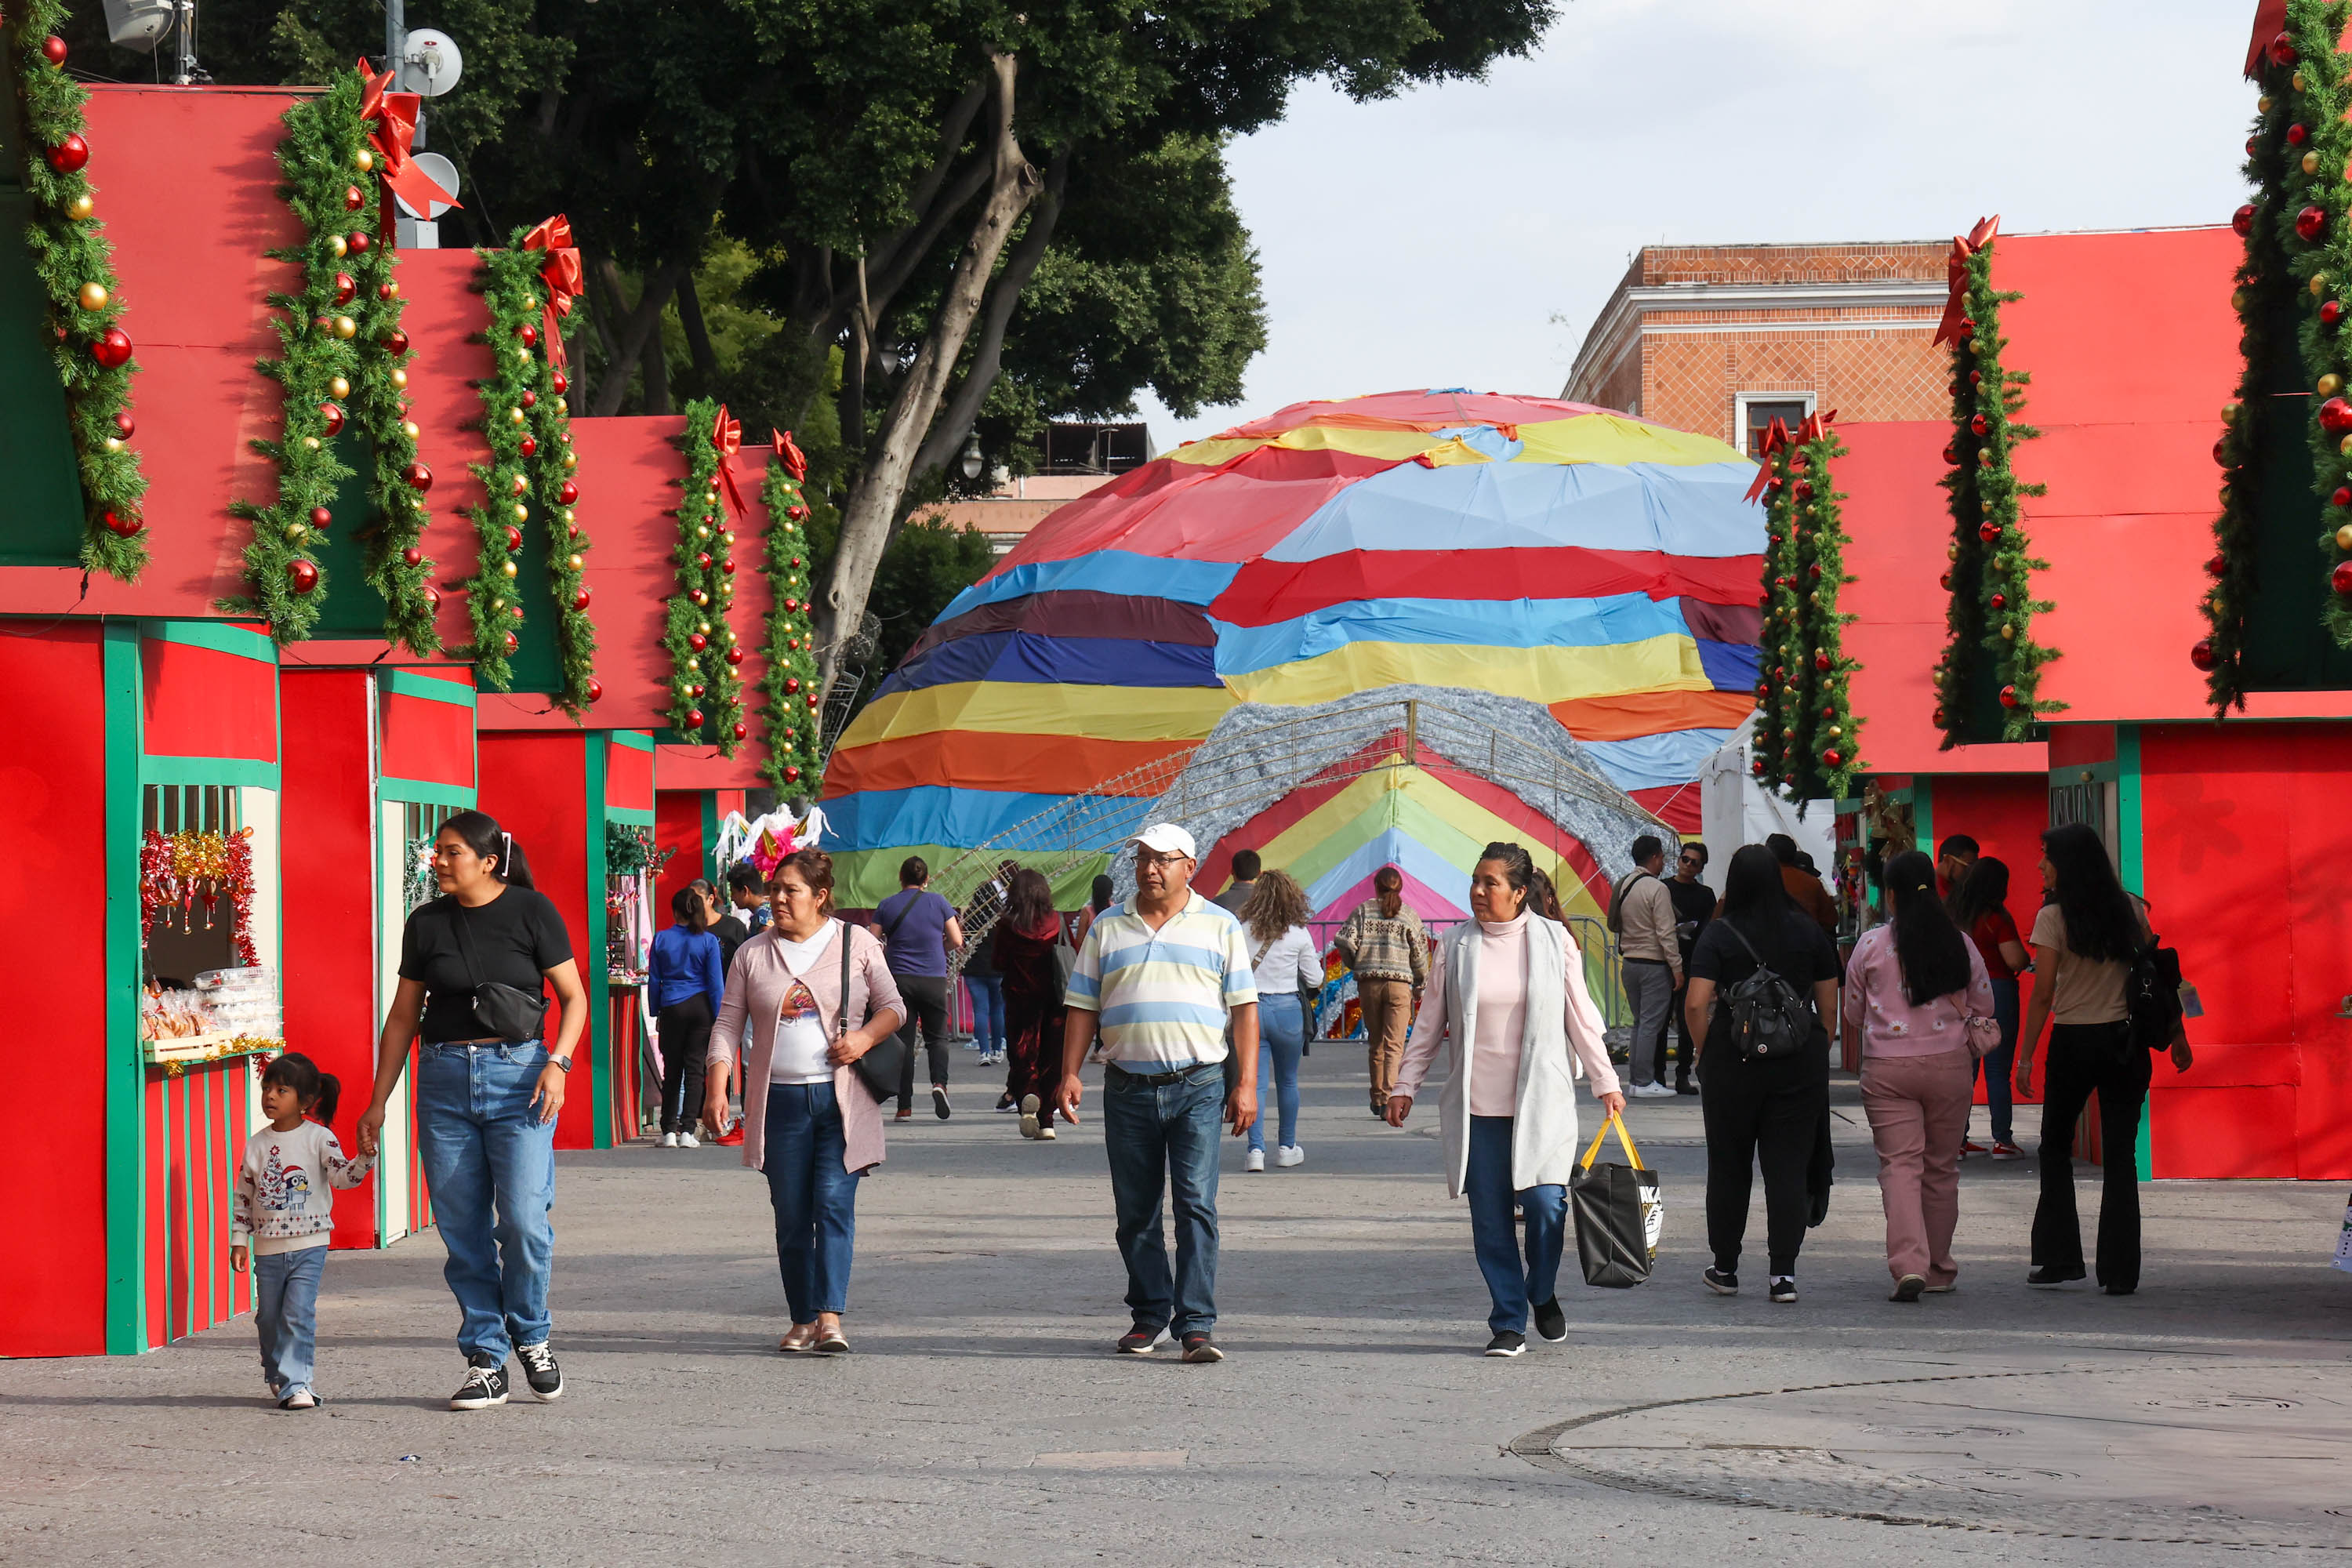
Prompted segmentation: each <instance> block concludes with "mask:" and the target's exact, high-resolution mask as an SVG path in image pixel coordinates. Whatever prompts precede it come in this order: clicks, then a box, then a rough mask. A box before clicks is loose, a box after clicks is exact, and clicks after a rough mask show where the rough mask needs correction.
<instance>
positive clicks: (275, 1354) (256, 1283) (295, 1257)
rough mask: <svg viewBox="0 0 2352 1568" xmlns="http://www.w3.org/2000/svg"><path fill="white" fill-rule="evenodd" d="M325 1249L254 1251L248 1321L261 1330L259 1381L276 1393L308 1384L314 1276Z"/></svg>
mask: <svg viewBox="0 0 2352 1568" xmlns="http://www.w3.org/2000/svg"><path fill="white" fill-rule="evenodd" d="M326 1267H327V1249H326V1248H325V1247H303V1248H301V1249H300V1250H299V1251H297V1252H257V1253H255V1254H253V1321H254V1325H255V1326H256V1327H257V1328H258V1329H259V1330H260V1331H261V1381H262V1382H264V1383H266V1384H268V1385H269V1392H270V1393H272V1394H278V1395H279V1396H281V1397H282V1396H284V1395H285V1394H290V1393H292V1392H293V1391H294V1390H295V1389H298V1388H309V1387H310V1372H311V1363H312V1362H313V1361H314V1360H315V1359H316V1358H317V1356H318V1352H319V1277H320V1274H321V1273H322V1272H324V1270H325V1268H326Z"/></svg>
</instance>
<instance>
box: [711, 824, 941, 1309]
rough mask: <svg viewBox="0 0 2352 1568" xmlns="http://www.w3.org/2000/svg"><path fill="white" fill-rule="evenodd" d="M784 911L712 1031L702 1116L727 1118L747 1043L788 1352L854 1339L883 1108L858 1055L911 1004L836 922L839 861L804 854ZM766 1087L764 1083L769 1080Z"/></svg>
mask: <svg viewBox="0 0 2352 1568" xmlns="http://www.w3.org/2000/svg"><path fill="white" fill-rule="evenodd" d="M768 895H769V900H770V902H771V904H772V907H773V909H774V910H775V920H774V922H773V923H772V924H771V925H770V926H769V927H768V929H767V930H766V931H761V933H760V934H759V935H758V936H755V937H753V938H752V939H751V941H749V942H745V943H744V944H743V946H742V948H741V950H740V952H738V953H737V954H736V956H735V963H734V964H733V965H732V966H731V967H730V970H729V971H728V975H727V994H726V998H725V999H724V1000H723V1001H722V1002H721V1003H720V1004H719V1021H718V1023H716V1024H715V1025H713V1026H711V1030H710V1054H709V1065H710V1068H711V1070H710V1072H709V1076H708V1077H707V1078H706V1079H705V1080H704V1081H705V1082H706V1083H707V1084H708V1085H709V1088H708V1089H707V1090H706V1091H705V1098H704V1120H705V1121H708V1122H709V1124H710V1125H711V1126H713V1127H719V1126H723V1125H724V1124H725V1122H726V1119H727V1075H728V1070H729V1068H731V1067H732V1066H733V1065H734V1061H735V1050H736V1044H737V1041H738V1040H739V1039H740V1038H742V1037H744V1034H745V1028H746V1026H747V1025H748V1026H749V1029H750V1036H749V1039H748V1041H747V1042H746V1043H745V1044H744V1047H743V1085H744V1088H743V1163H745V1164H746V1165H749V1166H751V1169H753V1170H755V1171H760V1172H763V1173H766V1175H767V1178H768V1196H769V1198H770V1199H771V1201H772V1202H773V1203H774V1205H775V1208H776V1263H777V1266H778V1268H780V1269H781V1270H782V1274H783V1277H784V1300H786V1302H787V1303H789V1304H790V1306H791V1308H792V1313H793V1327H792V1331H791V1332H789V1333H787V1334H785V1335H784V1337H783V1338H782V1339H781V1340H779V1341H777V1342H776V1348H777V1349H778V1350H781V1351H816V1352H823V1353H825V1354H835V1353H838V1352H842V1351H845V1350H847V1349H848V1348H849V1342H848V1341H847V1340H845V1339H844V1338H843V1337H842V1333H841V1314H842V1313H843V1312H845V1311H846V1310H848V1307H849V1260H850V1251H851V1247H852V1244H853V1242H854V1240H855V1238H856V1230H857V1181H858V1178H859V1177H861V1176H863V1175H864V1174H865V1173H866V1172H867V1171H870V1170H872V1169H873V1168H874V1167H875V1166H877V1165H878V1164H880V1163H882V1106H881V1102H880V1101H879V1100H876V1099H875V1098H874V1096H873V1095H872V1094H871V1093H869V1092H868V1091H867V1089H866V1082H865V1080H864V1079H861V1078H859V1077H858V1076H857V1071H856V1068H853V1067H851V1066H850V1064H851V1063H852V1062H855V1061H856V1059H857V1058H860V1057H862V1056H864V1055H865V1054H866V1052H867V1051H869V1050H871V1049H873V1048H874V1047H875V1046H876V1045H877V1043H878V1042H880V1041H881V1040H884V1039H886V1038H887V1037H889V1036H890V1035H892V1034H893V1033H895V1032H896V1031H897V1029H898V1025H899V1023H900V1022H901V1021H902V1020H903V1019H904V1018H905V1017H906V1013H907V1009H906V1005H905V1004H904V1003H903V1002H901V1001H900V1000H899V999H898V985H897V984H895V983H894V982H893V981H892V980H891V978H890V969H889V965H888V964H887V963H884V962H883V959H882V944H881V943H880V942H877V941H875V940H874V938H873V936H872V935H871V934H870V933H868V932H866V931H860V930H858V929H856V927H853V926H849V925H846V924H844V923H843V922H842V921H837V920H835V919H834V918H833V857H832V856H830V855H827V854H825V853H824V851H823V850H820V849H803V850H801V851H800V852H799V853H798V854H795V855H793V856H791V857H789V858H786V859H785V861H784V862H783V864H782V865H781V866H778V867H777V868H776V874H775V876H774V878H773V879H771V880H770V882H769V884H768ZM836 942H847V943H848V944H849V1007H848V1016H849V1017H850V1018H851V1019H856V1020H862V1022H860V1023H858V1024H857V1025H856V1026H855V1027H852V1028H850V1029H849V1030H848V1031H847V1032H846V1033H844V1032H843V1030H842V1021H843V1009H842V996H841V950H840V949H839V948H838V947H836V946H835V943H836ZM762 1085H765V1086H766V1088H765V1091H764V1092H762V1091H761V1086H762Z"/></svg>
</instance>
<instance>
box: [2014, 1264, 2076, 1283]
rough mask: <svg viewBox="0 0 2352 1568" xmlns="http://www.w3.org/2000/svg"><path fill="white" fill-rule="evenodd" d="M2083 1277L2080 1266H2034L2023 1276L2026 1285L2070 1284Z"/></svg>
mask: <svg viewBox="0 0 2352 1568" xmlns="http://www.w3.org/2000/svg"><path fill="white" fill-rule="evenodd" d="M2082 1277H2083V1270H2082V1269H2081V1268H2036V1269H2034V1270H2033V1271H2032V1273H2031V1274H2028V1275H2027V1276H2026V1277H2025V1282H2026V1283H2027V1284H2028V1285H2071V1284H2072V1283H2074V1281H2075V1280H2077V1279H2081V1278H2082Z"/></svg>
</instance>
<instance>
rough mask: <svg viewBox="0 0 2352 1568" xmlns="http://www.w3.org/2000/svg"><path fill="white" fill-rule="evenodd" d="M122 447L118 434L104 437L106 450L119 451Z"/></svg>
mask: <svg viewBox="0 0 2352 1568" xmlns="http://www.w3.org/2000/svg"><path fill="white" fill-rule="evenodd" d="M122 447H123V440H122V437H120V436H109V437H107V438H106V449H107V450H108V451H110V452H120V451H121V450H122Z"/></svg>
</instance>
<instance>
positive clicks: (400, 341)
mask: <svg viewBox="0 0 2352 1568" xmlns="http://www.w3.org/2000/svg"><path fill="white" fill-rule="evenodd" d="M383 352H384V353H388V354H404V353H407V352H408V334H407V333H406V332H404V331H401V330H400V329H399V328H397V327H395V328H394V329H393V330H392V331H388V332H386V333H384V335H383Z"/></svg>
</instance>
